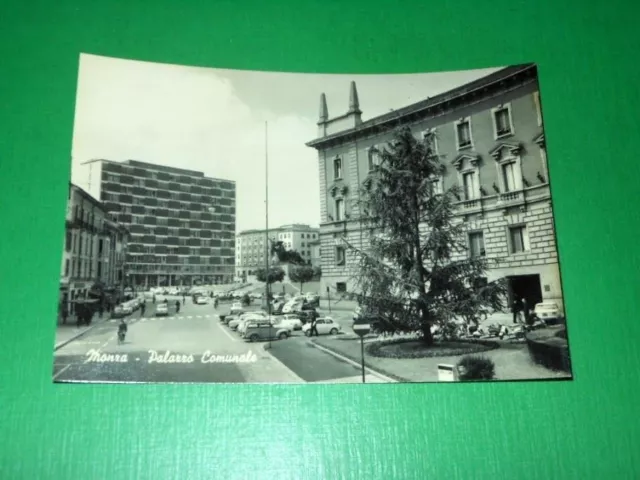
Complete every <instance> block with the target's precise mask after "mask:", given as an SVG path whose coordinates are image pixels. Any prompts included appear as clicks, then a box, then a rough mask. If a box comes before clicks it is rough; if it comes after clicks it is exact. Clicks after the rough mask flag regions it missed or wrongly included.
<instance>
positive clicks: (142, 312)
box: [140, 302, 147, 318]
mask: <svg viewBox="0 0 640 480" xmlns="http://www.w3.org/2000/svg"><path fill="white" fill-rule="evenodd" d="M146 309H147V304H146V302H142V305H140V318H142V317H143V316H144V311H145V310H146Z"/></svg>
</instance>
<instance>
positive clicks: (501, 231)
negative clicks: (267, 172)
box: [307, 64, 563, 306]
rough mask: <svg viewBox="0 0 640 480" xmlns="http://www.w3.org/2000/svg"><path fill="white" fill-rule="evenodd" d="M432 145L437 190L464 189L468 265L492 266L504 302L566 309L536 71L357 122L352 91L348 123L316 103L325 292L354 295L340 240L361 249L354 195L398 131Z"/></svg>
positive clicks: (461, 205)
mask: <svg viewBox="0 0 640 480" xmlns="http://www.w3.org/2000/svg"><path fill="white" fill-rule="evenodd" d="M398 126H408V127H410V129H411V130H412V132H414V134H415V135H416V136H417V137H423V136H425V135H431V136H433V139H434V144H435V148H436V152H437V154H438V155H440V156H441V158H442V161H443V163H444V164H445V165H446V173H445V175H444V176H443V178H440V179H437V180H436V182H435V187H436V188H437V189H440V190H443V189H447V188H450V187H451V186H453V185H460V186H461V187H462V191H463V194H462V195H461V196H460V198H459V201H458V204H457V212H458V221H460V222H464V224H465V226H466V229H465V230H466V239H465V240H466V242H467V245H468V251H467V252H466V253H465V254H466V255H481V256H486V257H488V258H492V259H497V261H498V262H497V265H496V266H495V268H492V269H491V270H490V271H489V272H488V274H487V275H488V280H490V281H491V280H493V279H495V278H499V277H506V278H507V279H508V284H509V292H510V297H511V298H512V297H514V296H517V297H526V298H527V300H528V302H529V304H535V303H537V302H539V301H541V300H542V299H545V300H555V301H556V302H557V303H558V304H559V305H561V306H562V304H563V302H562V291H561V285H560V273H559V267H558V254H557V250H556V241H555V233H554V222H553V213H552V207H551V195H550V190H549V175H548V169H547V159H546V152H545V142H544V129H543V122H542V111H541V104H540V94H539V89H538V76H537V69H536V66H535V65H531V64H527V65H519V66H513V67H508V68H504V69H501V70H499V71H497V72H495V73H493V74H490V75H488V76H486V77H483V78H480V79H478V80H475V81H473V82H471V83H468V84H466V85H463V86H460V87H457V88H454V89H453V90H451V91H448V92H446V93H443V94H440V95H437V96H435V97H432V98H428V99H426V100H424V101H421V102H418V103H415V104H413V105H409V106H407V107H404V108H400V109H398V110H395V111H393V112H391V113H389V114H385V115H382V116H379V117H375V118H372V119H370V120H366V121H363V120H362V111H361V110H360V103H359V99H358V93H357V90H356V85H355V83H354V82H352V83H351V87H350V99H349V105H348V109H347V112H346V113H345V114H342V115H339V116H336V117H333V118H331V117H329V114H328V108H327V101H326V98H325V95H324V94H322V95H321V97H320V116H319V120H318V138H316V139H315V140H313V141H311V142H309V143H307V145H308V146H310V147H313V148H315V149H316V150H317V151H318V167H319V180H320V196H321V225H320V242H321V265H322V271H323V277H322V279H323V286H322V289H323V291H324V290H325V289H326V287H327V286H328V287H330V288H332V289H335V290H338V291H350V290H352V289H354V282H353V279H352V278H351V275H352V272H353V270H352V269H350V268H349V267H350V266H351V265H352V263H353V260H354V259H353V258H352V255H351V252H350V251H349V249H348V248H346V246H345V244H344V242H343V241H342V240H341V238H343V237H344V238H346V239H347V240H348V241H349V242H350V243H352V244H353V245H356V246H364V247H365V248H366V242H367V240H366V235H365V234H364V233H363V232H362V229H361V228H360V225H359V221H358V216H359V212H358V206H357V199H358V191H359V186H360V185H361V184H362V182H363V181H366V178H367V175H368V173H369V171H371V169H372V168H373V167H374V165H375V163H376V162H377V161H378V158H377V156H376V154H374V152H373V151H372V147H376V146H378V147H382V146H384V145H385V144H386V143H387V142H388V141H389V140H390V139H391V137H392V132H393V130H394V128H396V127H398Z"/></svg>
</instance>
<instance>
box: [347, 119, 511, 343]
mask: <svg viewBox="0 0 640 480" xmlns="http://www.w3.org/2000/svg"><path fill="white" fill-rule="evenodd" d="M377 153H378V154H379V158H380V161H379V162H378V165H377V167H376V168H375V169H374V171H373V172H371V173H370V175H369V177H368V178H367V179H366V180H365V182H364V183H363V186H362V189H361V192H360V200H359V206H360V212H361V224H362V226H363V228H364V229H365V231H366V232H367V233H368V235H367V236H368V238H369V245H368V247H364V248H356V247H354V246H353V245H351V244H348V246H349V248H350V250H352V251H353V252H354V253H355V258H356V265H355V270H354V277H355V282H356V284H357V285H358V287H359V288H358V290H359V292H360V296H359V299H360V302H361V303H362V305H363V307H364V309H365V311H366V312H368V314H370V315H372V316H374V317H376V318H377V320H378V328H379V329H380V330H382V331H385V332H389V333H398V332H415V331H418V332H420V333H421V338H422V340H423V341H424V342H425V343H427V344H432V343H433V342H434V338H433V334H432V327H433V326H434V325H438V326H441V327H444V326H446V325H447V324H448V323H449V322H450V321H451V320H453V319H454V318H465V319H466V320H470V321H474V322H476V323H477V321H478V319H479V318H481V317H482V315H484V314H486V313H488V312H490V311H493V310H501V309H502V308H503V301H504V300H503V299H504V294H505V290H504V284H503V282H502V281H497V282H491V283H487V282H483V279H484V277H485V272H486V269H487V260H486V259H485V258H483V257H474V258H471V257H470V256H469V255H468V254H467V246H466V242H465V235H466V232H465V226H464V224H463V223H462V222H460V221H457V220H456V215H455V203H456V200H457V197H458V196H459V195H460V188H459V187H457V186H454V187H452V188H449V189H447V190H446V191H439V189H438V188H436V182H437V181H438V179H439V178H442V176H443V175H444V173H445V171H446V166H445V165H444V164H443V163H442V162H441V160H440V158H439V157H438V156H437V155H436V154H435V152H434V148H433V139H432V138H431V136H426V137H425V138H424V139H423V140H418V139H416V138H415V137H414V135H413V134H412V133H411V131H410V129H409V128H406V127H405V128H401V129H398V130H397V131H396V132H395V133H394V137H393V139H392V141H391V142H390V143H389V144H388V145H387V146H386V147H384V148H383V149H382V150H380V151H378V152H377Z"/></svg>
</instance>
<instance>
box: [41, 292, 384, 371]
mask: <svg viewBox="0 0 640 480" xmlns="http://www.w3.org/2000/svg"><path fill="white" fill-rule="evenodd" d="M172 304H173V305H174V304H175V299H172V298H171V297H170V298H169V305H172ZM228 308H229V305H221V306H219V308H218V310H217V311H216V310H215V309H214V308H213V306H212V305H211V304H206V305H194V304H193V303H192V302H191V300H190V298H187V301H186V304H185V305H183V306H181V311H180V313H178V314H176V313H175V307H174V306H173V307H171V308H170V310H169V311H170V315H169V316H168V317H156V316H155V305H153V304H152V303H148V304H147V308H146V312H145V315H144V316H141V315H140V312H135V313H134V314H132V315H130V316H129V317H127V319H126V321H127V324H128V325H129V329H128V333H127V337H126V340H125V342H124V343H123V344H121V345H120V344H118V342H117V330H118V322H119V320H116V319H111V320H108V321H105V322H104V323H101V324H99V325H96V326H95V327H94V328H92V329H91V330H89V331H88V332H87V333H85V334H84V335H82V336H80V337H79V338H77V339H75V340H73V341H71V342H69V343H68V344H66V345H64V346H63V347H61V348H59V349H58V350H57V351H56V352H55V361H54V369H53V377H54V380H55V381H56V382H141V383H148V382H198V383H211V382H214V383H215V382H233V383H235V382H264V383H272V382H277V383H305V382H331V383H333V382H351V381H353V382H360V381H361V377H360V369H359V366H358V365H353V364H352V363H349V362H348V361H344V360H340V359H338V358H336V357H335V356H332V355H330V354H328V353H326V352H324V351H322V350H320V349H318V348H316V347H314V346H313V345H311V343H310V341H309V339H308V338H307V337H305V336H304V335H303V334H302V332H294V335H293V336H292V337H291V338H289V339H287V340H280V341H273V342H271V343H270V345H265V344H264V343H248V342H245V341H244V340H243V339H242V338H240V336H239V335H238V334H237V333H236V332H233V331H231V330H230V329H229V328H228V327H227V326H225V325H223V324H221V323H220V321H219V317H218V314H226V313H227V311H228ZM343 328H344V327H343ZM265 346H270V348H268V349H267V350H265V348H264V347H265ZM367 381H368V382H372V383H374V382H379V381H381V380H380V379H378V378H375V377H374V376H372V375H367Z"/></svg>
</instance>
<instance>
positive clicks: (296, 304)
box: [282, 299, 303, 313]
mask: <svg viewBox="0 0 640 480" xmlns="http://www.w3.org/2000/svg"><path fill="white" fill-rule="evenodd" d="M302 305H303V300H297V299H293V300H290V301H289V302H288V303H287V304H286V305H285V306H284V307H283V308H282V313H292V312H299V311H301V310H302Z"/></svg>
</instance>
